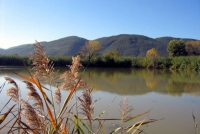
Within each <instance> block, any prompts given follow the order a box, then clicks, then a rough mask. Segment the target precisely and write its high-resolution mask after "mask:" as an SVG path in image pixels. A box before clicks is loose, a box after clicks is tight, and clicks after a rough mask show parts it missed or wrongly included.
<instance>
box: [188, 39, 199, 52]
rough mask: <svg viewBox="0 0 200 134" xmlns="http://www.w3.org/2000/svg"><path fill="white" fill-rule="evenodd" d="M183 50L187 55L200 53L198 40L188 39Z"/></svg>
mask: <svg viewBox="0 0 200 134" xmlns="http://www.w3.org/2000/svg"><path fill="white" fill-rule="evenodd" d="M185 50H186V51H187V53H188V55H200V41H199V40H197V41H188V42H187V43H186V44H185Z"/></svg>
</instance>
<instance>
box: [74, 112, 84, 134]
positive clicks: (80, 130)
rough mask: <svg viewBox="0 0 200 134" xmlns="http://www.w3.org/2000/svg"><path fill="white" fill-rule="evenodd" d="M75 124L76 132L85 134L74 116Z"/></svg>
mask: <svg viewBox="0 0 200 134" xmlns="http://www.w3.org/2000/svg"><path fill="white" fill-rule="evenodd" d="M73 122H74V124H75V126H76V130H77V132H78V134H80V132H81V133H82V134H84V132H83V130H82V129H81V127H80V126H79V125H78V122H77V121H76V118H75V117H74V116H73Z"/></svg>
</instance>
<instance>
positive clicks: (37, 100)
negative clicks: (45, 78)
mask: <svg viewBox="0 0 200 134" xmlns="http://www.w3.org/2000/svg"><path fill="white" fill-rule="evenodd" d="M24 83H26V88H27V89H29V92H28V93H27V97H28V99H32V100H34V101H35V103H34V104H33V106H35V107H36V108H37V109H38V110H40V111H43V110H44V107H43V103H42V99H41V97H40V95H39V94H38V92H37V90H36V89H35V86H34V85H33V84H32V83H30V82H28V81H24Z"/></svg>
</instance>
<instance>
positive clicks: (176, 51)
mask: <svg viewBox="0 0 200 134" xmlns="http://www.w3.org/2000/svg"><path fill="white" fill-rule="evenodd" d="M167 51H168V52H169V56H172V57H175V56H185V55H187V52H186V50H185V43H184V42H183V40H171V41H170V42H169V44H168V46H167Z"/></svg>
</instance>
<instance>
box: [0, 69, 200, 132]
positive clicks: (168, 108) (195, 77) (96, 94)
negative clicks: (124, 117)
mask: <svg viewBox="0 0 200 134" xmlns="http://www.w3.org/2000/svg"><path fill="white" fill-rule="evenodd" d="M6 69H7V70H9V71H6V70H1V71H0V86H1V85H2V84H3V83H4V82H5V79H4V77H11V78H13V79H14V80H15V81H16V82H17V83H18V85H19V87H20V89H21V95H22V96H26V92H27V90H26V88H25V84H24V83H23V82H22V81H23V80H22V79H21V78H19V77H18V76H16V75H15V74H13V73H12V72H10V71H14V72H17V73H21V74H23V75H28V74H27V72H26V70H25V69H24V68H22V67H6ZM59 70H60V73H63V71H65V70H66V69H65V68H59ZM82 74H83V77H82V79H83V80H84V81H86V82H87V83H88V84H89V85H90V86H91V87H92V88H93V93H92V99H93V101H94V100H96V99H98V98H100V99H99V100H98V101H97V102H96V103H95V110H94V117H96V116H98V115H99V114H100V113H101V112H102V111H103V110H105V109H106V107H107V106H108V105H109V103H111V102H112V101H113V99H114V98H115V99H114V102H113V103H112V104H111V106H110V107H109V108H108V109H107V110H106V113H105V115H104V118H117V119H118V118H120V108H119V103H120V101H121V100H122V99H123V98H125V97H126V98H128V102H129V105H131V106H132V108H133V110H132V113H131V115H132V116H134V115H137V114H140V113H143V112H146V111H148V110H150V112H149V113H148V114H147V115H145V116H143V117H140V118H139V119H136V120H134V121H132V124H133V123H135V122H137V121H138V120H142V119H144V118H145V119H157V120H158V121H156V122H154V123H151V124H150V125H145V126H143V127H141V129H144V131H143V132H145V133H148V134H192V133H194V131H195V129H194V121H193V117H192V113H193V114H194V115H195V117H196V121H198V122H199V121H200V74H199V73H198V72H194V71H189V70H186V71H169V70H148V69H129V68H86V70H85V71H84V72H83V73H82ZM45 86H46V85H45ZM8 88H9V85H7V84H6V86H5V87H4V88H3V90H2V92H1V93H0V102H1V104H0V109H1V108H2V107H3V104H5V103H6V102H7V101H8V99H9V98H8V97H7V96H5V91H6V89H8ZM53 88H55V87H53ZM81 93H82V90H81V89H79V90H78V91H77V94H76V95H77V96H80V95H81ZM68 94H69V92H68V91H67V90H62V97H63V100H64V98H66V97H67V95H68ZM2 113H3V111H2ZM120 125H121V122H115V121H112V120H111V121H107V123H104V128H105V130H106V132H107V133H110V132H111V131H112V130H114V129H116V128H117V127H119V126H120ZM127 125H130V124H127ZM93 129H94V130H95V129H97V127H94V128H93ZM1 132H3V131H2V130H1ZM100 133H101V131H100Z"/></svg>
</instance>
